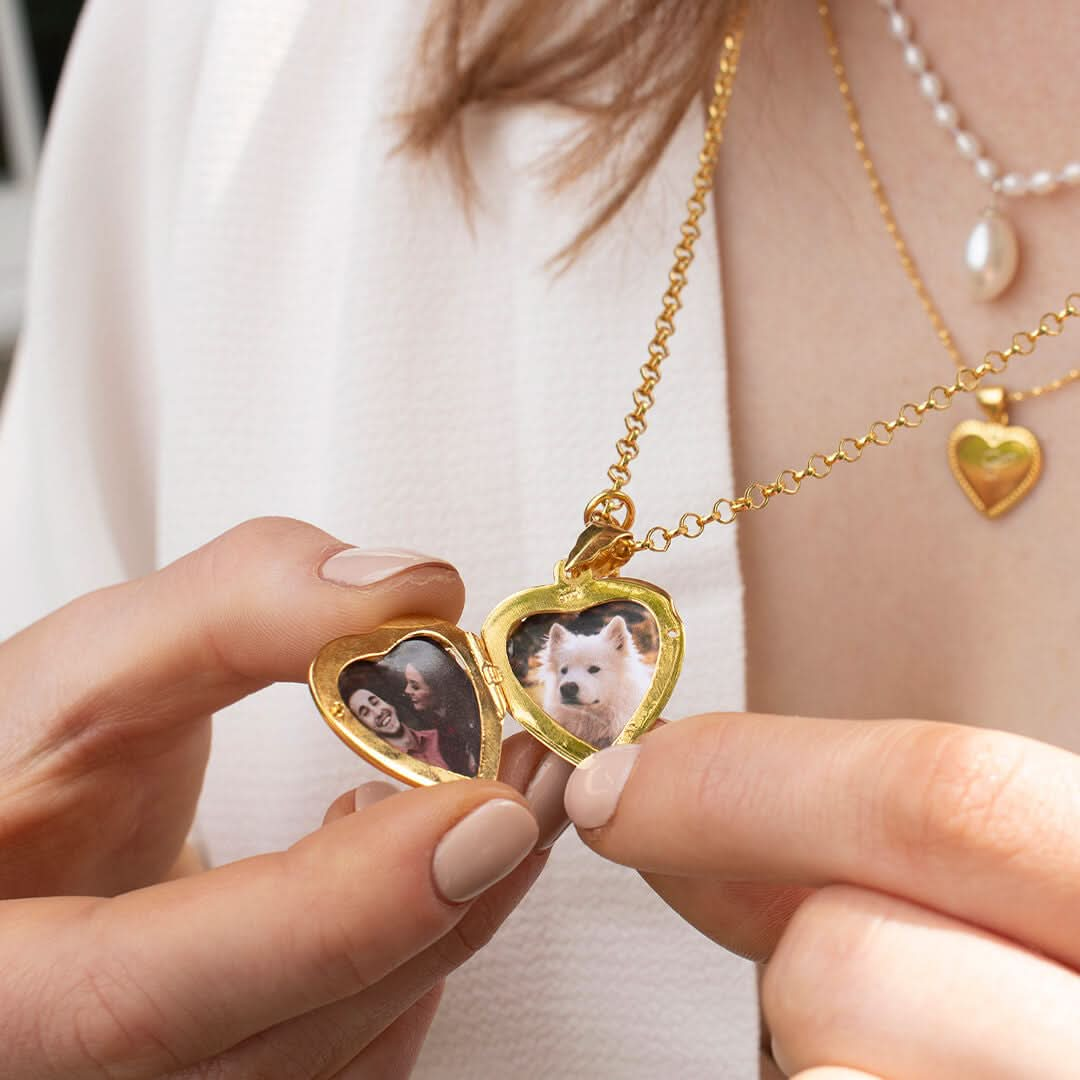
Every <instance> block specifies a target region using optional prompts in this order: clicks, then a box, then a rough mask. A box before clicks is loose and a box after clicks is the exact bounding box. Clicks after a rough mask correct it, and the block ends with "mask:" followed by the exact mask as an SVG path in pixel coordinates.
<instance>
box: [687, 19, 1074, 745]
mask: <svg viewBox="0 0 1080 1080" xmlns="http://www.w3.org/2000/svg"><path fill="white" fill-rule="evenodd" d="M904 9H905V10H906V11H907V12H908V13H909V14H910V15H911V17H912V20H913V23H914V26H915V31H916V37H917V38H918V39H919V40H921V41H922V42H923V43H924V45H925V47H926V49H927V52H928V53H929V55H930V57H931V60H932V62H933V64H934V66H935V68H936V69H937V70H938V71H940V72H943V73H944V76H943V77H944V78H945V81H946V84H947V90H948V93H949V96H950V98H951V100H953V101H954V102H955V103H956V104H957V107H958V108H959V109H960V111H961V114H962V116H967V117H968V118H969V122H970V124H971V125H972V127H973V128H975V130H976V131H977V132H978V133H979V134H980V135H982V136H983V137H984V139H985V141H986V142H987V143H988V144H989V143H990V141H991V139H992V140H993V150H994V153H995V156H996V157H997V159H998V160H999V161H1001V162H1003V163H1004V164H1005V165H1006V167H1016V168H1020V167H1023V168H1025V169H1029V170H1030V169H1033V168H1037V167H1042V166H1047V167H1048V166H1051V165H1060V164H1064V163H1065V162H1066V161H1068V160H1070V159H1073V158H1077V157H1080V141H1077V140H1074V139H1070V138H1069V137H1068V136H1069V134H1070V133H1071V132H1072V130H1073V128H1072V125H1071V119H1070V118H1071V117H1072V115H1073V114H1074V106H1075V104H1076V102H1077V92H1076V77H1075V57H1074V55H1073V52H1072V49H1073V43H1074V42H1075V40H1076V36H1077V34H1078V33H1080V7H1078V6H1077V5H1076V4H1073V3H1071V2H1070V0H1039V3H1038V4H1037V5H1034V6H1032V5H1027V6H1025V7H1024V9H1023V13H1022V14H1023V17H1021V11H1020V8H1019V7H1017V6H1016V5H1012V4H982V3H975V2H974V0H955V2H950V3H948V4H939V3H932V2H929V0H907V2H906V3H905V4H904ZM1036 12H1037V14H1036ZM751 18H752V21H751V23H750V25H749V27H748V31H747V37H746V49H745V62H744V63H743V64H742V65H741V66H740V70H739V75H738V82H737V85H736V89H735V94H734V99H733V103H732V107H731V114H730V121H729V128H728V135H727V138H726V140H725V145H726V147H727V149H728V150H729V151H730V152H729V153H727V154H721V168H720V173H719V176H718V182H717V194H718V213H717V215H716V216H714V219H713V221H714V225H716V226H717V228H718V233H719V244H720V248H721V255H722V260H723V268H724V291H725V295H724V305H725V315H726V320H727V322H726V332H727V338H728V352H729V358H730V368H729V372H730V376H729V377H730V393H731V416H732V421H733V450H734V458H735V468H734V471H735V486H736V488H737V490H739V491H741V490H742V489H743V488H744V487H745V486H746V484H747V483H749V482H750V481H751V480H755V479H760V480H772V479H773V478H774V477H775V476H776V475H777V473H778V472H780V470H781V469H783V468H785V467H787V466H799V465H801V464H804V463H805V461H806V458H807V457H808V455H809V454H810V453H811V452H812V451H814V450H820V449H825V450H830V449H833V448H834V447H835V446H836V442H837V440H838V439H839V437H840V436H842V435H856V434H859V433H860V432H861V431H864V430H865V425H868V424H869V423H870V421H871V420H874V419H876V418H879V417H886V416H888V415H890V410H892V409H895V408H897V407H899V405H900V404H902V403H903V402H904V401H907V400H913V399H914V398H915V396H916V395H918V394H922V393H924V392H925V391H927V390H928V389H929V388H930V387H931V386H932V385H934V384H935V383H938V382H943V381H945V380H947V379H948V378H949V376H950V373H951V372H952V370H953V367H952V363H951V361H950V360H949V358H948V356H947V354H946V353H945V350H944V349H943V348H942V347H941V345H940V344H939V343H938V341H937V339H936V337H935V336H934V333H933V331H932V330H931V328H930V324H929V322H928V321H927V320H926V318H925V316H924V315H923V312H922V309H921V307H920V305H919V303H918V300H917V299H916V298H915V296H914V293H913V292H912V289H911V287H910V285H909V284H908V281H907V278H906V277H905V276H904V273H903V271H902V270H901V268H900V264H899V261H898V260H897V258H896V255H895V253H894V252H893V249H892V245H891V242H890V241H889V239H888V237H887V235H886V233H885V229H884V226H883V225H882V223H881V221H880V218H879V216H878V212H877V209H876V207H875V205H874V203H873V201H872V199H871V196H870V193H869V189H868V187H867V184H866V181H865V179H864V177H863V174H862V168H861V165H860V163H859V160H858V157H857V156H856V153H855V150H854V147H853V145H852V140H851V136H850V134H849V132H848V130H847V125H846V119H845V115H844V112H843V107H842V103H841V98H840V95H839V92H838V91H837V89H836V85H835V80H834V78H833V74H832V71H831V69H830V67H829V63H828V58H827V56H826V54H825V47H824V43H823V37H822V33H821V29H820V26H819V23H818V18H817V13H816V8H815V6H814V5H813V4H785V3H781V2H780V0H762V2H761V3H759V4H757V5H755V14H754V15H752V17H751ZM834 19H835V22H836V26H837V31H838V34H839V37H840V42H841V45H842V46H843V48H844V58H845V61H846V63H847V66H848V72H849V76H850V79H851V84H852V87H853V91H854V94H855V99H856V102H857V103H858V105H859V108H860V111H861V113H862V118H863V124H864V128H865V132H866V137H867V140H868V142H869V145H870V148H871V150H872V152H873V156H874V159H875V162H876V164H877V167H878V171H879V173H880V175H881V177H882V181H883V183H884V184H885V186H886V189H887V191H888V192H889V195H890V197H891V199H892V202H893V206H894V210H895V212H896V215H897V218H898V220H899V222H900V225H901V228H902V230H903V231H904V233H905V235H906V237H907V240H908V244H909V247H910V249H911V251H912V253H913V254H914V256H915V259H916V261H917V262H918V265H919V267H920V269H921V270H922V272H923V276H924V277H925V279H926V281H927V284H928V287H929V289H930V292H931V294H932V295H933V296H934V298H935V299H936V301H937V302H938V305H939V307H940V308H941V310H942V311H943V313H944V315H945V317H946V321H947V322H948V323H949V325H950V327H951V328H952V329H953V331H954V333H955V336H956V339H957V342H958V344H959V346H960V348H961V350H962V351H963V352H964V353H965V355H967V356H970V357H972V358H973V359H974V358H980V357H981V356H982V353H983V352H985V351H986V350H987V349H989V348H999V347H1002V346H1003V345H1005V344H1006V343H1007V342H1008V341H1009V340H1010V339H1011V337H1012V334H1013V333H1014V332H1015V331H1017V330H1020V329H1021V328H1024V329H1028V328H1030V327H1033V326H1034V325H1035V324H1036V323H1037V322H1038V319H1039V316H1040V315H1041V314H1042V313H1043V312H1044V311H1046V310H1048V309H1049V308H1055V309H1056V308H1058V307H1060V306H1061V304H1062V302H1063V301H1064V299H1065V296H1066V294H1068V293H1069V292H1070V291H1072V290H1074V289H1077V288H1080V274H1078V273H1077V267H1076V257H1075V252H1076V234H1077V230H1078V228H1080V192H1078V191H1076V190H1071V191H1065V192H1062V193H1060V194H1056V195H1052V196H1048V197H1042V198H1036V197H1031V198H1025V199H1019V200H1009V201H1008V202H1007V203H1006V205H1005V209H1006V210H1007V211H1008V213H1009V215H1010V216H1011V217H1012V219H1013V221H1014V222H1015V224H1016V227H1017V229H1018V231H1019V232H1020V235H1021V242H1022V243H1023V244H1024V245H1025V250H1026V255H1025V256H1023V257H1022V260H1023V261H1022V264H1021V272H1020V276H1019V277H1018V279H1017V281H1016V282H1015V284H1014V286H1013V288H1012V289H1011V290H1010V291H1009V292H1008V293H1006V294H1005V295H1004V296H1002V297H1001V298H1000V299H999V300H997V301H994V302H993V303H990V304H977V303H975V302H973V301H971V300H970V299H968V296H967V283H966V281H965V279H964V275H963V271H962V269H961V267H960V260H961V256H962V251H963V244H964V240H965V238H966V235H967V232H968V231H969V230H970V228H971V226H972V225H973V224H974V222H975V219H976V217H977V215H978V213H979V211H980V210H981V209H982V207H983V205H984V204H985V201H986V190H985V187H984V185H983V184H982V182H981V181H979V180H978V179H976V178H975V177H974V175H973V172H972V169H971V166H970V165H969V164H968V163H967V162H965V161H964V160H963V159H961V158H960V156H959V155H958V154H957V153H956V151H955V149H954V148H953V147H952V146H951V144H950V142H949V140H948V139H947V137H946V136H945V135H944V134H943V133H942V132H941V131H940V130H939V129H938V128H937V127H936V126H935V124H934V122H933V119H932V118H931V116H930V110H929V108H928V107H927V106H926V103H925V102H924V101H923V99H922V98H921V96H920V95H919V93H918V90H917V88H916V86H915V82H914V80H913V79H912V78H911V76H910V75H909V74H908V72H907V70H906V69H905V68H904V67H903V64H902V60H901V58H900V50H899V49H898V47H897V46H896V43H895V42H894V41H893V40H892V39H891V38H890V37H889V36H888V35H887V33H886V29H885V21H884V18H883V16H882V15H881V13H880V11H879V10H878V8H877V5H876V4H873V3H864V2H862V0H835V3H834ZM1050 26H1052V27H1054V32H1053V33H1047V32H1045V30H1046V28H1047V27H1050ZM973 27H978V32H977V33H972V28H973ZM1004 42H1008V45H1007V47H1006V46H1005V45H1004V44H1003V43H1004ZM1006 48H1007V52H1008V56H1009V59H1010V62H1009V63H1008V64H1002V63H999V62H996V61H998V60H1000V58H1001V55H1002V50H1003V49H1006ZM795 88H798V92H795ZM777 298H783V308H782V310H781V312H780V313H778V311H777V309H776V300H777ZM694 302H697V301H696V300H695V301H694ZM1077 337H1080V326H1078V325H1077V324H1076V323H1075V322H1073V323H1072V324H1071V325H1070V327H1069V329H1068V330H1067V331H1066V333H1065V337H1064V338H1063V339H1062V340H1061V341H1043V342H1041V343H1040V346H1039V350H1038V352H1037V353H1036V354H1035V355H1034V356H1032V357H1030V358H1025V359H1021V360H1019V361H1017V362H1016V364H1015V367H1014V370H1015V372H1016V374H1015V376H1011V378H1012V379H1013V380H1014V381H1013V382H1012V385H1014V386H1015V385H1024V386H1026V385H1030V384H1031V382H1034V381H1037V380H1039V379H1043V378H1049V377H1052V376H1054V375H1058V374H1061V373H1062V372H1064V371H1066V370H1068V369H1069V368H1070V367H1072V366H1074V365H1075V362H1076V355H1077ZM1070 340H1071V341H1072V344H1069V343H1068V342H1069V341H1070ZM1078 402H1080V386H1073V387H1071V388H1070V389H1067V390H1064V391H1062V392H1060V393H1057V394H1053V395H1051V396H1049V397H1046V398H1043V399H1041V400H1039V401H1035V402H1031V403H1026V404H1023V405H1020V406H1014V407H1013V409H1012V422H1013V423H1017V424H1022V425H1024V426H1027V427H1030V428H1031V429H1032V430H1033V431H1034V432H1035V433H1036V434H1037V435H1038V436H1039V438H1040V439H1041V441H1042V443H1043V448H1044V451H1045V454H1046V469H1045V472H1044V475H1043V478H1042V480H1041V481H1040V483H1039V485H1038V486H1037V487H1036V488H1035V489H1034V490H1033V491H1032V493H1031V495H1030V496H1029V497H1028V498H1027V499H1026V500H1025V501H1024V502H1023V503H1022V504H1021V505H1020V506H1018V507H1017V508H1016V509H1015V510H1014V511H1012V512H1010V513H1009V514H1007V515H1006V516H1004V517H1002V518H999V519H997V520H995V521H987V520H985V519H983V518H982V517H981V516H980V515H979V514H978V513H977V512H976V511H975V510H974V509H973V508H972V507H971V505H970V504H969V503H968V501H967V499H966V498H965V497H964V496H963V494H962V493H961V492H960V490H959V488H958V487H957V486H956V484H955V481H954V480H953V478H952V475H951V474H950V473H949V470H948V467H947V465H946V462H945V442H946V439H947V437H948V433H949V431H950V430H951V429H952V427H953V426H954V425H955V424H956V423H958V422H959V421H960V420H961V419H966V418H969V417H974V416H976V415H978V408H977V406H976V405H975V403H974V402H973V401H970V400H961V401H958V402H956V404H954V406H953V408H952V409H951V410H950V412H949V413H947V414H945V415H942V416H937V415H935V416H932V417H931V418H930V419H928V420H927V421H926V423H925V424H924V425H923V427H921V428H920V429H919V430H918V431H912V432H904V433H901V435H898V436H897V439H896V441H895V442H894V443H893V445H892V446H890V447H889V448H888V449H880V448H876V447H875V448H871V449H870V450H868V451H867V452H866V453H865V454H864V456H863V459H862V460H861V461H860V462H859V463H858V464H855V465H846V466H842V467H841V466H838V467H837V468H836V470H835V471H834V473H833V475H832V476H831V477H830V478H829V479H828V480H826V481H811V482H809V483H808V484H807V485H804V487H803V490H802V492H801V493H800V494H799V495H798V496H796V497H794V498H781V499H778V500H774V502H773V503H772V504H770V505H769V507H768V509H767V510H765V511H763V512H761V513H757V514H746V515H743V517H742V518H741V519H740V524H739V526H738V529H739V534H738V535H739V547H740V555H741V559H742V569H743V575H744V581H745V586H746V596H747V598H748V601H749V602H748V603H747V605H746V632H747V648H748V651H747V662H748V669H747V670H748V697H749V705H750V707H751V708H752V709H753V710H755V711H759V712H775V713H788V714H792V715H800V714H807V715H811V716H835V717H847V718H852V719H872V718H881V717H896V716H901V717H902V716H913V717H919V718H922V719H930V720H941V721H948V722H953V723H961V724H970V725H973V726H979V727H985V728H1000V729H1005V730H1010V731H1016V732H1020V733H1022V734H1025V735H1031V736H1034V737H1035V738H1039V739H1043V740H1045V741H1047V742H1052V743H1056V744H1058V745H1060V746H1064V747H1067V748H1069V749H1071V750H1073V751H1080V725H1077V724H1076V722H1075V719H1074V716H1075V703H1074V693H1073V689H1074V687H1075V678H1074V676H1073V670H1074V667H1073V665H1074V657H1073V652H1074V650H1073V647H1072V642H1073V641H1074V640H1075V639H1076V636H1077V634H1078V632H1080V578H1078V577H1077V575H1076V574H1075V573H1072V572H1071V569H1070V568H1071V566H1072V564H1073V552H1074V547H1075V544H1074V518H1075V507H1076V506H1077V505H1078V504H1080V468H1078V467H1077V466H1078V459H1077V456H1076V447H1077V440H1076V410H1077V403H1078ZM726 493H727V492H721V491H717V492H716V494H726ZM713 527H714V528H719V527H720V526H713ZM696 543H705V541H704V540H701V541H696Z"/></svg>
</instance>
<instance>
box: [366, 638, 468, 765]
mask: <svg viewBox="0 0 1080 1080" xmlns="http://www.w3.org/2000/svg"><path fill="white" fill-rule="evenodd" d="M387 663H389V664H390V665H392V666H393V667H394V668H395V670H397V671H400V672H401V676H402V678H403V679H404V680H405V690H404V692H405V696H406V697H407V698H408V699H409V703H410V704H411V705H412V707H413V710H414V712H415V713H416V715H417V717H418V724H419V725H420V726H421V727H433V728H435V729H436V730H437V731H438V732H439V736H440V739H441V746H442V748H443V752H444V754H445V755H446V760H447V761H449V762H451V765H450V768H452V769H453V770H454V772H458V773H461V774H462V775H464V776H475V775H476V769H477V765H478V764H479V762H480V713H479V711H478V709H477V707H476V697H475V695H474V694H473V690H472V687H471V686H470V685H469V682H468V679H466V677H465V674H464V672H463V671H462V670H461V668H459V667H458V666H457V664H455V663H454V661H453V660H451V659H450V658H449V657H448V656H447V655H446V653H444V652H443V651H442V650H441V649H439V648H438V647H436V646H434V645H432V644H430V643H429V642H425V641H415V640H414V641H403V642H402V643H401V644H400V645H398V646H397V647H396V648H395V649H394V651H393V652H392V653H391V655H390V656H388V657H387Z"/></svg>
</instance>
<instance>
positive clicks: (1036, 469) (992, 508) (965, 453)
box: [949, 387, 1042, 518]
mask: <svg viewBox="0 0 1080 1080" xmlns="http://www.w3.org/2000/svg"><path fill="white" fill-rule="evenodd" d="M979 401H980V403H981V404H982V405H983V407H984V408H985V409H987V411H988V412H989V413H990V415H991V419H990V420H988V421H982V420H965V421H963V423H961V424H958V425H957V426H956V428H955V429H954V430H953V433H952V435H951V436H950V438H949V467H950V468H951V469H952V473H953V476H955V477H956V481H957V483H958V484H959V485H960V487H961V488H962V489H963V491H964V493H965V494H966V495H967V497H968V498H969V499H970V500H971V502H972V504H973V505H974V506H975V508H976V509H977V510H979V511H980V512H981V513H983V514H985V515H986V516H987V517H991V518H993V517H998V516H999V515H1001V514H1004V513H1005V512H1006V511H1007V510H1010V509H1011V508H1012V507H1014V506H1015V505H1016V504H1017V503H1018V502H1019V501H1020V500H1021V499H1022V498H1023V497H1024V496H1025V495H1027V493H1028V492H1029V491H1030V490H1031V489H1032V487H1034V485H1035V482H1036V481H1037V480H1038V479H1039V474H1040V473H1041V472H1042V449H1041V447H1040V446H1039V441H1038V439H1036V438H1035V436H1034V435H1033V434H1032V433H1031V432H1030V431H1028V429H1027V428H1023V427H1013V426H1010V425H1009V422H1008V416H1007V415H1006V413H1005V408H1004V406H1005V394H1004V391H1002V390H1001V388H1000V387H988V388H986V391H980V397H979Z"/></svg>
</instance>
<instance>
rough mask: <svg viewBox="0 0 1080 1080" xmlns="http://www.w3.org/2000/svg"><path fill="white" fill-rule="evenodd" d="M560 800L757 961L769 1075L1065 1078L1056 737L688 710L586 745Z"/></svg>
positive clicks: (1075, 806) (705, 925) (1063, 831)
mask: <svg viewBox="0 0 1080 1080" xmlns="http://www.w3.org/2000/svg"><path fill="white" fill-rule="evenodd" d="M566 806H567V810H568V811H569V813H570V816H571V818H572V820H573V821H574V822H575V823H576V824H577V826H578V828H579V831H580V832H581V835H582V837H583V838H584V839H585V841H586V843H588V844H589V845H590V846H591V847H593V848H594V849H595V850H596V851H597V852H599V853H600V854H601V855H604V856H605V857H606V858H609V859H612V860H614V861H616V862H619V863H623V864H626V865H629V866H634V867H637V868H639V869H641V870H642V871H643V872H644V873H645V876H646V878H647V879H648V880H649V882H650V884H652V886H653V887H654V888H655V889H656V890H657V892H658V893H659V894H660V895H661V896H662V897H663V898H664V899H665V900H666V901H667V902H668V903H669V904H670V905H671V906H672V907H673V908H675V910H676V911H678V912H679V913H680V914H681V915H682V916H683V917H684V918H686V919H688V920H689V921H690V922H691V923H692V924H693V925H695V926H696V927H698V928H699V929H700V930H701V931H702V932H703V933H705V934H707V935H708V936H710V937H712V938H713V939H715V940H716V941H718V942H719V943H720V944H722V945H725V946H726V947H728V948H732V949H735V950H736V951H738V952H741V953H743V954H744V955H746V956H750V957H752V958H754V959H757V960H762V961H767V963H766V969H765V975H764V982H763V992H762V998H763V1007H764V1012H765V1016H766V1019H767V1021H768V1023H769V1026H770V1028H771V1030H772V1035H773V1041H774V1046H775V1054H776V1058H777V1060H778V1062H779V1063H780V1064H781V1066H782V1068H784V1069H785V1070H786V1071H787V1072H788V1073H789V1074H796V1073H800V1070H812V1071H811V1072H807V1073H806V1074H805V1075H806V1076H807V1078H809V1077H811V1076H812V1077H813V1078H814V1080H817V1078H818V1077H820V1078H821V1080H826V1077H832V1076H836V1077H837V1078H839V1077H840V1076H841V1075H843V1076H850V1077H856V1076H880V1077H888V1078H889V1080H914V1078H923V1077H933V1078H934V1080H949V1078H953V1077H955V1078H958V1080H959V1078H963V1080H970V1078H971V1077H1021V1076H1022V1077H1029V1076H1030V1077H1035V1076H1037V1077H1040V1078H1042V1080H1047V1078H1052V1077H1075V1076H1076V1075H1077V1070H1078V1068H1080V1064H1078V1063H1080V976H1078V974H1077V971H1078V969H1080V759H1078V758H1077V757H1076V756H1075V755H1072V754H1069V753H1067V752H1066V751H1064V750H1059V749H1055V748H1053V747H1050V746H1046V745H1043V744H1042V743H1038V742H1035V741H1033V740H1030V739H1025V738H1021V737H1019V736H1015V735H1009V734H1004V733H1000V732H993V731H983V730H975V729H969V728H962V727H956V726H953V725H947V724H932V723H919V722H907V721H895V722H892V721H890V722H867V723H858V722H851V721H834V720H805V719H798V718H791V717H770V716H744V715H730V716H722V715H716V716H703V717H696V718H694V719H691V720H686V721H682V722H680V723H678V724H672V725H668V726H666V727H664V728H663V729H661V730H659V731H655V732H653V733H652V734H651V735H649V736H648V737H647V738H646V739H645V740H643V742H642V743H641V745H640V746H639V747H616V748H612V749H609V750H604V751H601V752H600V753H598V754H595V755H593V756H592V757H591V758H589V759H588V760H587V761H586V762H585V763H584V764H583V765H582V766H580V767H579V768H578V769H577V771H576V773H575V775H574V776H573V777H572V779H571V781H570V784H569V785H568V788H567V792H566ZM673 962H677V958H673ZM845 1068H846V1069H847V1070H853V1071H850V1072H841V1070H842V1069H845ZM800 1075H802V1074H801V1073H800Z"/></svg>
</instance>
